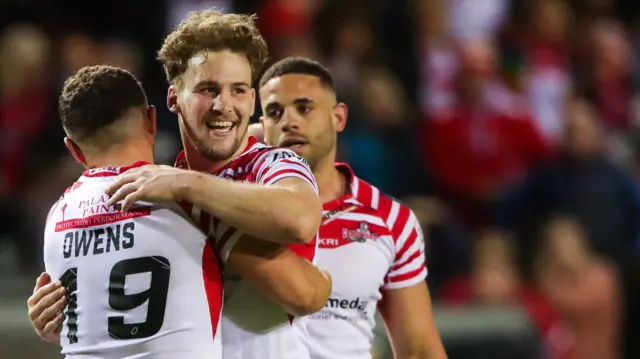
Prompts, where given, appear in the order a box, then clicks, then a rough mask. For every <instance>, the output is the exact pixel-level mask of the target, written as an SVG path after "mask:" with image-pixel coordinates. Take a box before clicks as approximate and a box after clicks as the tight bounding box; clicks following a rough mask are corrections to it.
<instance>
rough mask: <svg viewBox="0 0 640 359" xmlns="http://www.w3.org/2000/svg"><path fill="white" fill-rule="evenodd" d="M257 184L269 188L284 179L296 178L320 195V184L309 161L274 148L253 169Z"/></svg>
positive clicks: (266, 152) (262, 156)
mask: <svg viewBox="0 0 640 359" xmlns="http://www.w3.org/2000/svg"><path fill="white" fill-rule="evenodd" d="M253 170H254V174H255V178H256V183H258V184H262V185H265V186H269V185H271V184H274V183H276V182H278V181H280V180H282V179H285V178H291V177H296V178H299V179H301V180H303V181H305V182H307V183H308V184H309V185H310V186H311V187H313V190H314V191H315V192H316V193H318V184H317V183H316V179H315V177H314V176H313V172H311V168H309V164H308V163H307V161H306V160H305V159H304V158H302V157H300V156H298V155H297V154H296V153H295V152H293V151H291V150H288V149H284V148H274V149H271V150H269V151H265V152H264V153H262V154H261V155H260V156H258V158H257V159H256V165H255V166H254V168H253Z"/></svg>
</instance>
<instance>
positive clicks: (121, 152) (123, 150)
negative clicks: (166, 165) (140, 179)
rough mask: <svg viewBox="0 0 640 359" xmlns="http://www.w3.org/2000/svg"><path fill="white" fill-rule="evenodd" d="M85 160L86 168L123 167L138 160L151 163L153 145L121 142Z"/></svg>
mask: <svg viewBox="0 0 640 359" xmlns="http://www.w3.org/2000/svg"><path fill="white" fill-rule="evenodd" d="M86 160H87V162H86V165H85V166H86V167H87V168H101V167H125V166H129V165H131V164H133V163H136V162H138V161H144V162H148V163H153V147H151V146H149V145H148V144H142V143H131V142H129V143H122V144H118V145H115V146H112V147H111V148H110V149H109V150H107V151H103V152H101V153H100V154H96V155H91V157H87V159H86Z"/></svg>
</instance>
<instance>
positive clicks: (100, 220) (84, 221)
mask: <svg viewBox="0 0 640 359" xmlns="http://www.w3.org/2000/svg"><path fill="white" fill-rule="evenodd" d="M150 214H151V207H149V206H145V207H134V208H133V210H130V211H128V212H124V213H120V212H116V213H105V214H95V215H93V216H89V217H85V218H74V219H67V220H66V221H61V222H58V223H56V229H55V231H56V232H61V231H66V230H67V229H74V228H75V229H78V228H88V227H94V226H101V225H105V224H110V223H115V222H120V221H124V220H127V219H131V218H136V217H143V216H148V215H150Z"/></svg>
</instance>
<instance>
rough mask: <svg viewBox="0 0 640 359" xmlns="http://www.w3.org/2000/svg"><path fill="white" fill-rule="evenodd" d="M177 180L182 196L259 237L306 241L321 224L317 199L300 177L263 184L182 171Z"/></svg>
mask: <svg viewBox="0 0 640 359" xmlns="http://www.w3.org/2000/svg"><path fill="white" fill-rule="evenodd" d="M179 183H180V184H181V185H180V186H181V189H180V193H181V195H180V196H181V197H182V199H184V200H185V201H187V202H190V203H193V204H194V205H195V206H197V207H200V208H202V209H203V210H204V211H205V212H208V213H210V214H211V215H212V216H214V217H216V218H219V219H220V220H222V221H224V222H225V223H228V224H229V225H231V226H233V227H235V228H237V229H239V230H241V231H242V232H244V233H247V234H249V235H252V236H254V237H257V238H260V239H264V240H269V241H274V242H277V243H283V244H289V243H308V242H310V241H311V240H312V239H313V238H314V236H315V235H316V233H317V231H318V226H319V225H320V220H321V217H322V204H321V203H320V199H319V198H318V196H317V195H316V193H315V192H314V190H313V188H312V187H311V186H310V185H309V184H307V183H306V182H304V181H303V180H301V179H299V178H295V177H288V178H285V179H282V180H280V181H278V182H276V183H274V184H273V185H270V186H263V185H258V184H249V183H239V182H232V181H228V180H224V179H221V178H217V177H213V176H209V175H207V174H203V173H199V172H193V171H185V173H184V175H183V176H182V179H181V180H180V182H179Z"/></svg>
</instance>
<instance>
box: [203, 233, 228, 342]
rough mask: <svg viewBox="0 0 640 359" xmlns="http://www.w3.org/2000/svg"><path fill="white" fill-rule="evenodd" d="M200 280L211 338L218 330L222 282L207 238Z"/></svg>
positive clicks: (220, 273) (218, 267)
mask: <svg viewBox="0 0 640 359" xmlns="http://www.w3.org/2000/svg"><path fill="white" fill-rule="evenodd" d="M202 280H203V281H204V290H205V294H206V296H207V303H208V304H209V317H210V318H211V332H212V333H213V338H215V337H216V332H217V331H218V325H219V323H218V322H219V321H220V312H221V311H222V294H223V290H224V289H223V288H224V284H223V282H222V271H221V270H220V265H219V264H218V259H217V258H216V255H215V253H214V252H213V248H212V246H211V242H210V241H209V240H207V241H206V244H205V246H204V250H203V252H202Z"/></svg>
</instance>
